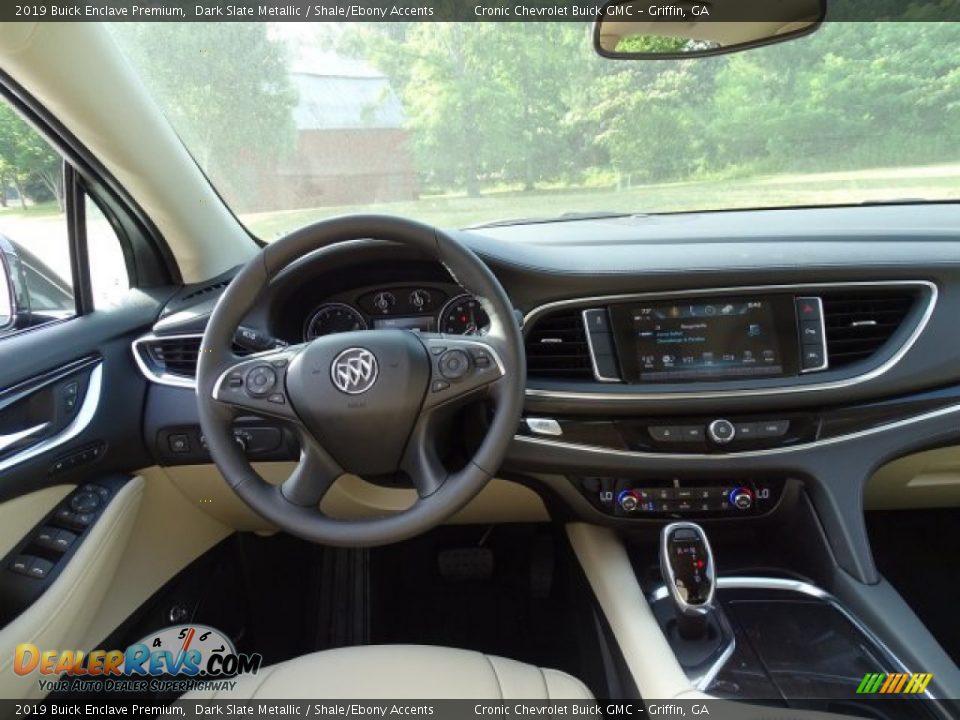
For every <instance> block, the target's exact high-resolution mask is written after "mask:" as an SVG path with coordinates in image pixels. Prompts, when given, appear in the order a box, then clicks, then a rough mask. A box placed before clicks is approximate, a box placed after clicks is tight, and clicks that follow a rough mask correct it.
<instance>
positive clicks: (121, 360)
mask: <svg viewBox="0 0 960 720" xmlns="http://www.w3.org/2000/svg"><path fill="white" fill-rule="evenodd" d="M167 294H168V293H166V292H163V293H155V294H154V295H150V294H147V293H145V292H143V291H139V290H135V291H131V292H130V294H129V295H128V298H127V301H126V302H125V303H124V304H122V305H120V306H119V307H116V308H111V309H109V310H97V311H95V312H93V313H90V314H88V315H84V316H80V317H77V318H73V319H70V320H66V321H63V322H60V323H55V324H51V325H46V326H42V327H38V328H35V329H33V330H28V331H26V332H21V333H18V334H15V335H10V336H6V337H2V338H0V357H2V362H0V501H4V500H9V499H11V498H14V497H17V496H20V495H24V494H29V493H33V492H35V491H37V490H38V489H40V488H43V487H48V486H53V485H61V484H73V485H75V484H83V483H84V482H88V481H89V480H91V479H94V478H96V477H97V476H102V475H104V474H107V473H111V472H117V471H120V472H122V471H129V470H131V469H135V468H138V467H144V466H147V465H150V464H151V459H150V455H149V454H148V452H147V449H146V447H145V446H144V443H143V438H142V434H141V432H140V428H141V421H142V416H143V405H144V400H145V397H146V390H147V387H146V381H145V380H144V379H143V376H142V375H141V374H140V373H139V372H138V370H137V368H136V364H135V362H134V360H133V355H132V353H131V351H130V342H131V341H132V340H133V339H134V338H135V337H137V336H138V334H140V333H142V332H143V331H144V329H145V328H147V327H149V326H150V325H151V324H152V323H153V321H154V320H155V319H156V316H157V313H158V312H159V309H160V303H161V301H162V299H163V297H165V296H166V295H167ZM74 383H76V386H75V387H71V386H72V385H73V384H74ZM72 396H75V397H76V400H74V401H73V402H74V405H73V406H72V407H68V404H69V403H70V402H71V400H70V398H71V397H72ZM28 430H32V432H31V433H29V434H27V435H25V436H23V437H21V438H19V439H17V435H18V434H19V433H22V432H25V431H28ZM4 445H5V447H4ZM91 449H93V450H94V452H87V451H90V450H91ZM85 452H86V453H87V454H86V455H84V453H85ZM78 455H79V456H80V457H79V458H78V457H77V456H78ZM91 455H92V456H91Z"/></svg>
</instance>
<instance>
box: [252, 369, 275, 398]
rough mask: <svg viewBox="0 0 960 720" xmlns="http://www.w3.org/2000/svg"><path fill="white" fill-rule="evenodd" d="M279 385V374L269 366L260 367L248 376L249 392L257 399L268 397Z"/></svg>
mask: <svg viewBox="0 0 960 720" xmlns="http://www.w3.org/2000/svg"><path fill="white" fill-rule="evenodd" d="M276 384H277V373H276V372H275V371H274V369H273V368H272V367H270V366H269V365H258V366H257V367H255V368H254V369H253V370H251V371H250V372H249V373H248V374H247V392H248V393H250V394H251V395H253V396H255V397H263V396H264V395H267V394H268V393H269V392H270V391H271V390H272V389H273V387H274V385H276Z"/></svg>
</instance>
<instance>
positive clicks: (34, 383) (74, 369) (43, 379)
mask: <svg viewBox="0 0 960 720" xmlns="http://www.w3.org/2000/svg"><path fill="white" fill-rule="evenodd" d="M37 327H40V326H39V325H38V326H37ZM43 327H47V325H44V326H43ZM100 362H103V359H102V358H101V357H100V356H99V355H88V356H87V357H85V358H81V359H80V360H75V361H73V362H70V363H67V364H66V365H61V366H60V367H58V368H55V369H53V370H50V371H48V372H45V373H41V374H40V375H35V376H33V377H32V378H29V379H27V380H24V381H23V382H21V383H17V384H16V385H13V386H12V387H9V388H6V389H4V390H3V391H2V392H0V410H3V409H4V408H7V407H10V406H11V405H13V404H15V403H18V402H20V401H21V400H23V399H24V398H26V397H29V396H30V395H32V394H33V393H35V392H37V391H38V390H42V389H43V388H45V387H47V386H48V385H52V384H53V383H55V382H59V381H60V380H63V379H64V378H65V377H68V376H70V375H73V374H74V373H78V372H80V371H81V370H86V369H87V368H92V367H93V366H95V365H97V364H98V363H100Z"/></svg>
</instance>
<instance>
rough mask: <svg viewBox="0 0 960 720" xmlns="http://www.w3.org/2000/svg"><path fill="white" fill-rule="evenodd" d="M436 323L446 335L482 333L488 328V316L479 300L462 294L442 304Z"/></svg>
mask: <svg viewBox="0 0 960 720" xmlns="http://www.w3.org/2000/svg"><path fill="white" fill-rule="evenodd" d="M437 325H438V326H439V328H440V332H442V333H446V334H447V335H483V334H484V333H485V332H487V330H489V329H490V318H489V317H488V316H487V313H486V311H485V310H484V309H483V307H482V306H481V305H480V301H479V300H477V299H476V298H475V297H474V296H473V295H466V294H464V295H457V296H456V297H455V298H453V299H452V300H451V301H450V302H448V303H447V304H446V305H444V306H443V310H441V311H440V315H439V316H438V318H437Z"/></svg>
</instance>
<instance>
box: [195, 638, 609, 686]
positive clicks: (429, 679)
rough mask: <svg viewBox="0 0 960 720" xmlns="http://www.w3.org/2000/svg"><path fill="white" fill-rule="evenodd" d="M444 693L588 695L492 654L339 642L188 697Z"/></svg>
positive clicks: (559, 677)
mask: <svg viewBox="0 0 960 720" xmlns="http://www.w3.org/2000/svg"><path fill="white" fill-rule="evenodd" d="M214 698H216V699H220V698H223V699H252V698H273V699H281V698H282V699H287V698H289V699H291V700H315V699H323V698H355V699H394V698H396V699H407V698H421V699H446V698H471V699H477V700H485V699H491V700H500V699H504V700H592V699H593V696H592V695H591V694H590V691H589V690H587V687H586V686H585V685H584V684H583V683H582V682H580V681H579V680H577V679H576V678H574V677H571V676H570V675H567V674H566V673H562V672H560V671H559V670H545V669H542V668H538V667H534V666H533V665H527V664H525V663H521V662H516V661H515V660H507V659H505V658H501V657H495V656H493V655H484V654H483V653H478V652H472V651H469V650H455V649H452V648H443V647H429V646H426V645H368V646H360V647H348V648H340V649H338V650H326V651H323V652H317V653H313V654H311V655H304V656H302V657H298V658H294V659H293V660H288V661H287V662H282V663H278V664H277V665H271V666H269V667H265V668H261V670H260V671H259V672H258V673H257V674H256V675H243V676H241V677H238V678H237V685H236V687H234V689H233V690H231V691H227V692H209V693H206V692H194V693H189V694H187V695H185V696H184V699H187V700H204V699H214Z"/></svg>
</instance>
